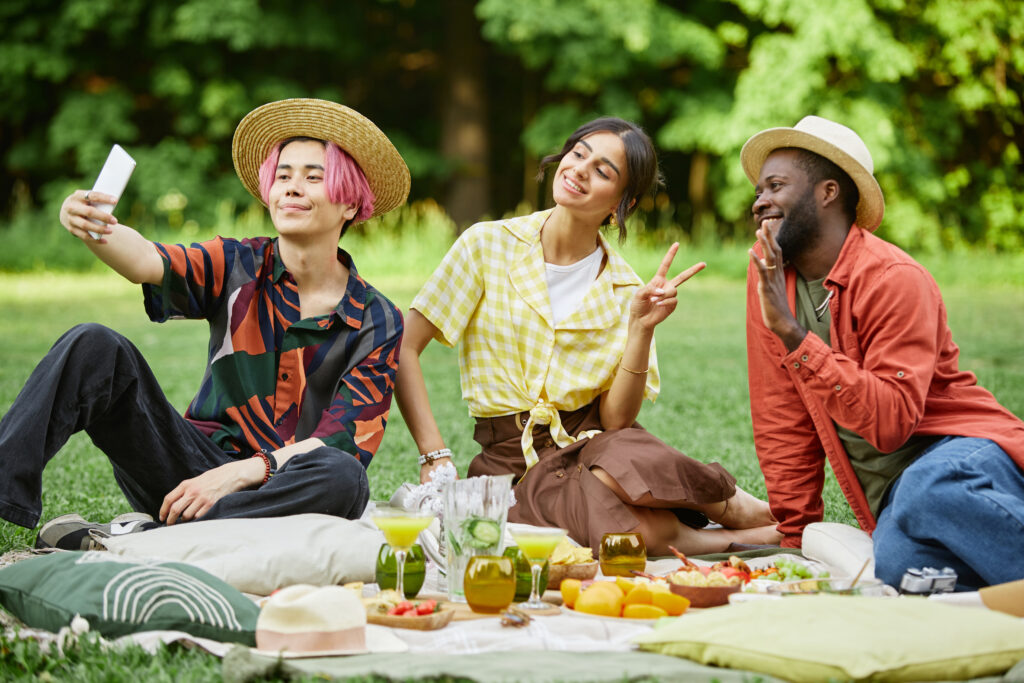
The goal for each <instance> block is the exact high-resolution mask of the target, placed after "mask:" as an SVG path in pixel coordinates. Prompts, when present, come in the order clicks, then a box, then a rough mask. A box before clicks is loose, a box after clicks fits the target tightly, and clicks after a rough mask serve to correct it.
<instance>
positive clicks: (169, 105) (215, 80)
mask: <svg viewBox="0 0 1024 683" xmlns="http://www.w3.org/2000/svg"><path fill="white" fill-rule="evenodd" d="M453 13H473V14H474V15H475V18H476V20H477V22H478V25H479V30H480V32H481V34H482V36H483V39H484V45H485V54H484V56H483V58H482V59H483V62H484V64H483V68H482V69H479V70H477V71H478V75H477V76H475V77H474V78H476V79H477V80H476V81H475V82H474V83H473V84H472V85H471V87H474V88H477V89H478V90H479V92H480V93H482V94H483V95H484V100H485V101H486V103H487V106H486V107H480V108H479V112H477V113H474V114H473V116H475V117H486V119H487V120H486V121H476V122H475V125H476V128H475V129H476V130H481V131H486V134H487V138H488V139H487V145H488V147H489V150H488V152H487V153H484V154H482V155H478V161H476V162H474V163H476V165H477V166H479V163H480V162H479V159H485V160H487V161H486V162H485V163H486V164H487V168H485V169H480V168H477V167H474V169H473V173H477V174H479V173H485V174H487V176H488V177H489V178H490V182H489V183H482V184H479V185H477V186H478V187H489V188H490V189H489V190H486V191H487V192H488V193H489V198H488V204H489V206H490V213H491V214H492V215H497V214H501V213H504V212H507V211H510V210H512V209H513V208H514V207H515V206H516V204H517V203H518V202H520V201H521V200H523V199H526V200H527V201H529V202H532V203H536V202H537V201H538V200H539V199H540V196H539V192H538V188H537V187H536V186H535V185H534V184H533V181H532V180H531V176H532V172H533V170H532V169H531V168H530V167H531V166H532V165H534V164H535V160H536V159H537V158H539V157H540V156H542V155H544V154H546V153H548V152H550V151H552V150H553V149H554V148H557V147H558V146H559V144H560V143H561V142H562V140H563V139H564V138H565V136H566V135H567V134H568V133H569V132H570V131H571V130H572V129H573V128H575V127H576V126H577V125H579V124H580V123H582V122H583V121H585V120H586V119H588V118H590V117H593V116H596V115H601V114H612V115H619V116H623V117H626V118H630V119H633V120H636V121H638V122H639V123H641V124H642V125H644V126H645V127H646V128H647V130H648V131H649V132H651V134H652V135H653V137H654V138H655V140H656V142H657V144H658V146H659V149H660V151H661V156H662V161H663V167H664V171H665V174H666V176H667V178H668V181H669V184H668V187H667V188H666V189H665V190H664V191H663V192H662V193H660V194H659V195H658V196H657V197H656V198H652V199H651V200H650V201H647V202H645V204H644V206H643V207H642V208H643V209H644V212H645V213H646V215H647V220H646V224H647V225H648V226H649V227H650V226H680V227H681V229H682V230H683V231H685V232H688V233H690V234H691V235H692V236H693V237H694V238H695V239H700V238H704V237H708V236H713V235H714V236H718V237H729V236H742V237H743V239H749V235H748V233H749V226H748V221H747V219H746V216H747V211H748V209H749V203H750V200H751V194H752V193H751V188H750V186H749V182H748V181H747V180H746V178H745V177H744V175H743V173H742V171H741V169H740V166H739V149H740V147H741V146H742V144H743V142H744V141H745V140H746V139H747V138H748V137H749V136H750V135H752V134H753V133H755V132H757V131H759V130H761V129H763V128H767V127H772V126H789V125H793V124H794V123H796V122H797V121H798V120H799V119H800V118H801V117H803V116H804V115H807V114H812V113H813V114H819V115H822V116H826V117H829V118H833V119H836V120H838V121H841V122H843V123H845V124H847V125H849V126H851V127H852V128H854V129H855V130H857V131H858V132H859V133H860V134H861V136H862V137H863V138H864V139H865V141H866V142H867V144H868V147H869V148H870V149H871V150H872V153H873V155H874V161H875V168H876V172H877V176H878V178H879V181H880V182H881V184H882V187H883V189H884V190H885V193H886V200H887V211H886V219H885V221H884V223H883V228H882V234H883V235H885V236H886V237H888V238H890V239H892V240H894V241H896V242H898V243H900V244H902V245H904V246H907V247H912V248H933V249H935V248H942V247H947V248H948V247H953V246H959V245H961V244H967V243H974V244H981V245H985V246H988V247H992V248H998V249H1004V250H1017V249H1020V248H1021V247H1024V221H1022V217H1024V179H1022V175H1021V174H1020V173H1019V171H1018V168H1019V166H1020V163H1021V159H1020V150H1021V149H1022V146H1024V105H1022V102H1021V97H1022V94H1024V3H1019V2H1009V1H1007V0H972V1H971V2H963V1H962V0H704V1H703V2H696V3H693V2H687V3H684V2H679V1H678V0H675V1H671V0H631V2H622V1H621V0H576V1H575V2H570V3H567V2H558V1H556V0H516V2H507V1H506V0H444V1H443V2H434V1H428V0H350V1H349V2H346V3H343V4H337V3H295V2H285V1H284V0H263V1H261V2H257V0H220V1H219V2H216V3H209V2H204V1H203V0H184V1H175V0H117V2H115V1H114V0H36V2H33V3H29V2H27V1H26V0H7V2H5V3H3V4H2V5H0V64H3V66H4V68H3V69H0V87H2V90H3V92H4V93H5V95H6V97H4V98H3V99H2V100H0V131H2V135H0V157H2V160H3V162H2V163H3V170H2V175H0V190H2V191H3V192H4V195H6V196H9V197H10V200H9V202H8V205H7V206H6V207H4V209H3V211H4V215H6V216H7V217H8V218H15V217H18V216H26V215H30V213H31V211H33V210H35V211H43V212H46V213H47V214H48V216H47V218H48V220H50V221H52V216H53V215H54V212H55V202H56V201H57V200H59V198H60V197H62V196H63V195H64V194H66V192H67V191H68V190H69V189H70V188H71V187H76V186H82V185H83V184H88V183H89V182H91V180H92V178H93V177H95V173H96V171H97V169H98V168H99V164H100V163H101V162H102V160H103V158H104V156H105V154H106V151H107V150H108V149H109V147H110V144H111V143H112V142H115V141H116V142H120V143H121V144H122V145H124V146H126V147H127V148H129V149H130V151H131V152H132V154H133V155H134V156H135V157H136V158H137V159H138V160H139V167H138V171H137V172H136V176H135V178H133V180H132V183H131V185H130V188H129V194H128V197H127V198H128V200H129V205H128V207H121V208H119V215H120V216H121V218H122V220H125V221H126V222H133V221H134V222H135V223H137V224H143V225H145V224H163V225H166V226H170V227H172V228H174V227H186V226H188V225H193V226H194V225H195V223H196V222H198V223H201V224H206V223H209V222H210V221H212V220H214V217H215V216H216V215H218V213H217V212H218V211H220V212H221V214H223V212H224V211H228V212H230V211H239V210H242V209H243V208H244V207H245V206H246V205H247V204H248V203H249V199H248V197H247V195H246V194H245V192H244V190H242V188H241V186H240V184H239V183H238V182H237V181H236V180H235V178H234V174H233V171H232V167H231V161H230V155H229V153H228V150H229V148H230V138H231V134H232V131H233V130H234V126H235V125H236V124H237V122H238V120H239V119H240V118H241V116H243V115H244V114H245V113H246V112H247V111H249V110H250V109H251V108H252V107H254V106H256V105H258V104H260V103H262V102H266V101H269V100H272V99H277V98H281V97H290V96H314V97H326V98H330V99H335V100H338V101H341V102H345V103H347V104H349V105H351V106H353V107H354V108H356V109H358V110H360V111H362V112H363V113H365V114H367V115H368V116H370V117H371V118H372V119H374V120H375V121H376V122H378V124H379V125H381V127H382V128H383V129H384V130H385V131H386V132H387V133H388V134H389V135H390V136H391V137H392V139H393V140H394V141H395V143H396V145H397V146H398V147H399V149H400V150H401V151H402V153H403V154H404V155H405V157H406V159H407V161H408V162H409V165H410V168H411V170H412V173H413V177H414V182H413V194H414V197H420V198H424V197H437V198H439V199H442V198H444V197H450V196H455V195H457V194H458V193H451V192H449V191H448V190H449V189H450V188H451V186H452V184H453V183H458V182H460V178H459V174H460V173H461V172H463V171H464V170H465V168H467V167H469V166H471V164H470V163H469V162H468V161H466V160H460V159H453V158H445V154H446V153H448V152H445V151H444V150H451V149H458V146H457V145H454V146H453V145H446V144H445V139H447V138H449V137H450V136H452V135H456V134H457V131H455V130H453V129H452V126H451V125H447V126H442V124H441V123H440V121H441V120H442V119H443V118H444V116H443V115H444V114H445V112H447V113H448V114H449V115H450V114H451V109H450V107H449V109H447V110H446V109H445V108H444V105H445V102H446V100H445V98H449V99H448V100H447V101H448V102H450V101H451V100H450V93H451V92H453V90H452V89H451V88H450V87H446V83H448V84H450V83H451V80H450V74H451V72H453V71H454V69H453V65H452V64H451V63H450V61H449V62H446V61H445V60H446V57H445V55H451V54H453V52H452V51H451V50H446V47H447V46H446V45H445V41H446V40H453V39H454V40H457V39H458V38H457V37H456V38H453V37H452V34H451V33H446V32H445V31H443V30H441V29H439V28H437V27H438V26H442V27H445V26H450V25H451V24H452V23H453V22H452V21H451V19H452V17H453ZM460 16H461V15H460ZM460 25H465V24H460ZM461 71H462V72H465V69H462V70H461ZM446 79H448V80H447V81H446ZM459 87H462V86H459ZM447 120H448V121H451V120H452V119H451V118H449V119H447ZM460 169H463V170H462V171H460ZM463 194H465V193H463ZM225 202H227V204H225ZM225 206H226V207H227V208H225ZM232 207H233V208H232Z"/></svg>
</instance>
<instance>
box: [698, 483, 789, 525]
mask: <svg viewBox="0 0 1024 683" xmlns="http://www.w3.org/2000/svg"><path fill="white" fill-rule="evenodd" d="M725 503H726V504H725V505H724V506H723V510H722V513H721V514H720V515H719V516H717V517H712V519H713V520H714V521H716V522H718V523H719V524H721V525H722V526H724V527H726V528H727V529H754V528H757V527H767V526H772V527H774V525H776V524H778V523H779V520H777V519H775V517H774V516H773V515H772V511H771V508H769V507H768V503H766V502H764V501H763V500H761V499H760V498H755V497H754V496H752V495H750V494H749V493H747V492H746V491H744V490H743V489H741V488H740V487H739V486H737V487H736V493H735V494H734V495H733V497H732V498H730V499H729V500H727V501H725Z"/></svg>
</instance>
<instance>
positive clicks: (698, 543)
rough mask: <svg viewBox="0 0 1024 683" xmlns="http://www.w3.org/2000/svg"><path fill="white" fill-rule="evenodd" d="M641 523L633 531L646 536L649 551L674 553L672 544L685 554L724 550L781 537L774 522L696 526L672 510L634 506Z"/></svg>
mask: <svg viewBox="0 0 1024 683" xmlns="http://www.w3.org/2000/svg"><path fill="white" fill-rule="evenodd" d="M632 512H633V514H634V515H636V518H637V520H639V522H640V524H639V525H638V526H637V528H636V529H634V531H637V532H639V533H640V534H641V535H642V536H643V537H644V544H645V545H646V546H647V553H648V554H649V555H671V554H672V551H671V550H669V546H673V547H675V548H678V549H679V550H680V551H682V552H683V553H684V554H686V555H704V554H707V553H721V552H725V550H726V549H727V548H728V547H729V545H730V544H732V543H744V544H754V545H761V544H767V545H775V544H777V543H778V542H779V541H781V540H782V534H780V533H779V532H778V531H777V530H776V528H775V525H774V524H773V525H770V526H763V527H755V528H752V529H693V528H690V527H688V526H686V525H685V524H683V523H681V522H680V521H679V520H678V519H677V518H676V516H675V515H674V514H672V512H671V511H669V510H656V509H653V508H645V507H634V508H633V509H632Z"/></svg>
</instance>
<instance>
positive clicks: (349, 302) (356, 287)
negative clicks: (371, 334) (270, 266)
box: [272, 237, 367, 330]
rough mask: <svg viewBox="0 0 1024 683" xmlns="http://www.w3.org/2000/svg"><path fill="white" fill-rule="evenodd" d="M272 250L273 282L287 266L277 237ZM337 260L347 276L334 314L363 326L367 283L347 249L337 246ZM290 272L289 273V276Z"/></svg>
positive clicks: (358, 326) (356, 325) (356, 327)
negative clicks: (343, 291) (347, 273)
mask: <svg viewBox="0 0 1024 683" xmlns="http://www.w3.org/2000/svg"><path fill="white" fill-rule="evenodd" d="M272 251H273V254H274V273H273V278H274V282H275V283H278V282H280V280H281V278H282V277H284V274H285V273H288V268H287V267H286V266H285V265H284V261H283V260H282V259H281V252H280V250H279V249H278V248H277V238H276V237H275V238H274V241H273V243H272ZM338 260H339V261H341V263H342V264H343V265H344V266H345V267H346V268H348V271H349V278H348V282H347V283H346V285H345V294H344V296H342V297H341V301H339V302H338V305H337V306H336V307H335V309H334V315H336V316H337V317H338V318H339V319H340V320H341V321H342V322H343V323H345V324H346V325H348V326H349V327H351V328H353V329H356V330H358V329H359V328H361V327H362V326H363V311H364V310H365V309H366V290H367V284H366V281H365V280H363V278H361V277H360V276H359V271H358V270H356V263H355V261H354V260H353V259H352V255H351V254H349V253H348V252H347V251H345V250H344V249H342V248H341V247H338ZM290 276H291V273H289V277H290Z"/></svg>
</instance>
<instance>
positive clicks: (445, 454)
mask: <svg viewBox="0 0 1024 683" xmlns="http://www.w3.org/2000/svg"><path fill="white" fill-rule="evenodd" d="M450 457H452V449H450V448H442V449H440V450H436V451H430V452H429V453H423V454H422V455H420V464H421V465H427V464H429V463H432V462H434V461H435V460H440V459H441V458H450Z"/></svg>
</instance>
